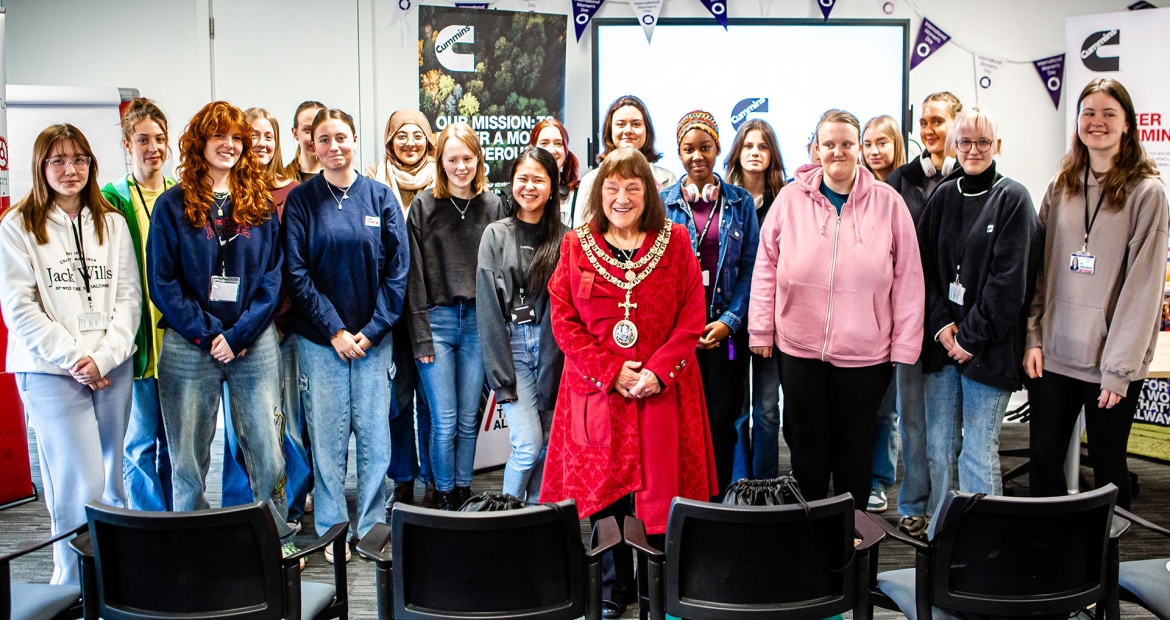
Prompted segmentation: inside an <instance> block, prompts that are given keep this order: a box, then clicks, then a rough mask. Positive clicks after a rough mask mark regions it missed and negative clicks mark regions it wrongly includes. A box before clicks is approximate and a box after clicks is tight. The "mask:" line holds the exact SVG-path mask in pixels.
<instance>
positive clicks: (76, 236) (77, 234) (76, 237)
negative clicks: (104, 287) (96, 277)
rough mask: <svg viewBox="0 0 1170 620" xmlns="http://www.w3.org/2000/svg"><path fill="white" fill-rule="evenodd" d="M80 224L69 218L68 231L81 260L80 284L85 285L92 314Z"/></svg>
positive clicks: (91, 294)
mask: <svg viewBox="0 0 1170 620" xmlns="http://www.w3.org/2000/svg"><path fill="white" fill-rule="evenodd" d="M77 217H78V218H80V217H81V212H80V211H78V212H77ZM81 228H82V224H81V222H76V221H74V220H73V218H69V229H70V230H72V231H73V247H74V249H76V250H77V257H78V258H79V259H80V260H81V269H80V270H79V271H81V282H82V283H83V284H85V298H86V300H87V301H88V302H89V311H90V312H93V293H92V291H91V289H90V286H89V265H87V264H86V262H85V242H84V241H83V240H82V239H81V230H80V229H81Z"/></svg>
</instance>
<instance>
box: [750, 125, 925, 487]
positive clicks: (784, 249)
mask: <svg viewBox="0 0 1170 620" xmlns="http://www.w3.org/2000/svg"><path fill="white" fill-rule="evenodd" d="M860 143H861V126H860V123H858V121H857V118H856V117H855V116H853V115H852V114H850V113H848V112H845V111H843V110H829V111H828V112H825V114H824V115H823V116H822V117H821V120H820V122H819V123H818V125H817V134H816V144H815V148H816V152H817V154H818V155H819V156H820V159H821V162H822V163H821V164H819V165H817V164H814V165H809V166H803V167H801V168H800V169H799V170H798V171H797V173H796V178H795V179H794V180H793V182H792V183H790V184H789V185H787V186H785V187H784V189H783V190H781V191H780V194H779V195H778V196H777V198H776V202H775V203H774V205H773V207H772V209H771V210H770V211H769V212H768V216H767V218H766V219H765V220H764V223H763V226H762V228H761V230H760V249H759V253H758V254H757V255H756V267H755V272H754V274H753V277H752V295H751V302H750V306H749V310H748V335H749V345H750V346H751V349H752V352H753V353H757V354H759V355H763V356H765V357H768V356H771V355H773V354H776V355H779V358H780V363H779V368H780V383H781V386H782V387H783V389H784V399H785V403H784V405H785V406H784V440H785V442H786V443H787V444H788V448H789V450H790V451H791V454H792V471H793V475H795V476H796V480H797V481H798V482H799V483H800V488H801V490H802V491H803V493H804V496H805V498H806V499H810V500H813V499H822V498H824V497H826V496H827V495H828V491H829V480H830V477H831V478H832V479H833V488H834V489H835V491H836V492H837V493H838V494H840V493H852V494H853V499H854V502H856V503H857V505H862V504H863V503H864V502H865V501H866V498H867V497H868V496H869V488H870V481H871V480H870V479H871V475H872V467H873V459H872V451H873V441H872V433H873V420H874V416H875V415H876V413H877V409H878V406H879V405H880V404H881V400H882V396H883V395H884V394H885V391H886V389H887V388H888V387H889V385H890V377H891V375H892V373H893V366H892V365H891V364H890V362H894V363H899V364H913V363H915V362H916V361H918V355H919V353H920V352H921V350H922V331H923V321H924V318H925V316H924V304H925V292H924V288H923V280H922V263H921V260H920V259H919V255H918V240H917V236H916V233H915V230H914V222H913V221H912V220H911V218H910V212H909V211H908V210H907V208H906V204H905V203H904V202H903V201H902V198H901V196H899V195H898V193H897V192H896V191H895V190H894V189H893V188H891V187H890V186H888V185H885V184H884V183H878V182H876V181H875V179H874V177H873V174H872V173H870V172H869V171H868V170H866V169H865V168H864V167H862V166H859V165H858V155H859V154H860V149H861V147H860ZM773 347H776V349H777V351H775V352H774V351H773Z"/></svg>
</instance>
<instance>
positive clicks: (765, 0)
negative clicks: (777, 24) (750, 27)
mask: <svg viewBox="0 0 1170 620" xmlns="http://www.w3.org/2000/svg"><path fill="white" fill-rule="evenodd" d="M771 12H772V0H760V16H761V17H767V16H768V13H771Z"/></svg>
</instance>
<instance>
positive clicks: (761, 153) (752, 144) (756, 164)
mask: <svg viewBox="0 0 1170 620" xmlns="http://www.w3.org/2000/svg"><path fill="white" fill-rule="evenodd" d="M739 165H740V167H742V168H743V170H744V172H752V173H755V172H765V171H767V170H768V166H770V165H772V151H771V150H770V149H769V148H768V143H767V142H765V141H764V132H762V131H760V130H759V129H753V130H751V131H749V132H748V133H747V135H746V136H744V137H743V149H742V150H740V152H739Z"/></svg>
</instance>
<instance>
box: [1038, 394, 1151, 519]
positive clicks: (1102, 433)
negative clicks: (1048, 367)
mask: <svg viewBox="0 0 1170 620" xmlns="http://www.w3.org/2000/svg"><path fill="white" fill-rule="evenodd" d="M1142 383H1143V382H1142V381H1134V382H1132V383H1130V384H1129V388H1127V390H1126V392H1125V398H1122V399H1121V401H1119V402H1118V403H1117V404H1116V405H1114V406H1113V408H1112V409H1100V408H1098V407H1097V399H1098V398H1100V396H1101V384H1100V383H1088V382H1086V381H1081V380H1079V379H1073V378H1072V377H1067V376H1065V375H1060V374H1057V373H1054V372H1045V373H1044V375H1043V376H1041V377H1040V378H1038V379H1036V380H1035V381H1033V382H1032V385H1031V387H1029V388H1028V405H1029V408H1030V409H1031V418H1030V425H1031V428H1030V429H1029V439H1028V445H1029V447H1030V448H1031V452H1032V462H1031V465H1030V474H1029V480H1030V484H1031V486H1032V496H1033V497H1054V496H1060V495H1065V494H1066V493H1068V484H1066V481H1065V479H1064V459H1065V456H1067V454H1068V444H1069V440H1070V439H1071V438H1072V432H1073V425H1074V424H1076V421H1077V416H1078V415H1080V413H1081V407H1084V408H1085V430H1086V431H1088V435H1089V459H1090V460H1091V461H1092V462H1093V485H1094V486H1095V487H1096V488H1101V487H1103V486H1105V485H1106V484H1109V483H1110V482H1112V483H1113V484H1114V485H1116V486H1117V505H1118V506H1121V507H1122V508H1125V509H1127V510H1128V509H1129V505H1130V504H1129V501H1130V495H1129V465H1128V464H1127V463H1126V460H1125V459H1126V447H1127V445H1128V444H1129V429H1130V427H1132V426H1133V414H1134V410H1136V409H1137V401H1138V395H1139V394H1141V390H1142Z"/></svg>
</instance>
